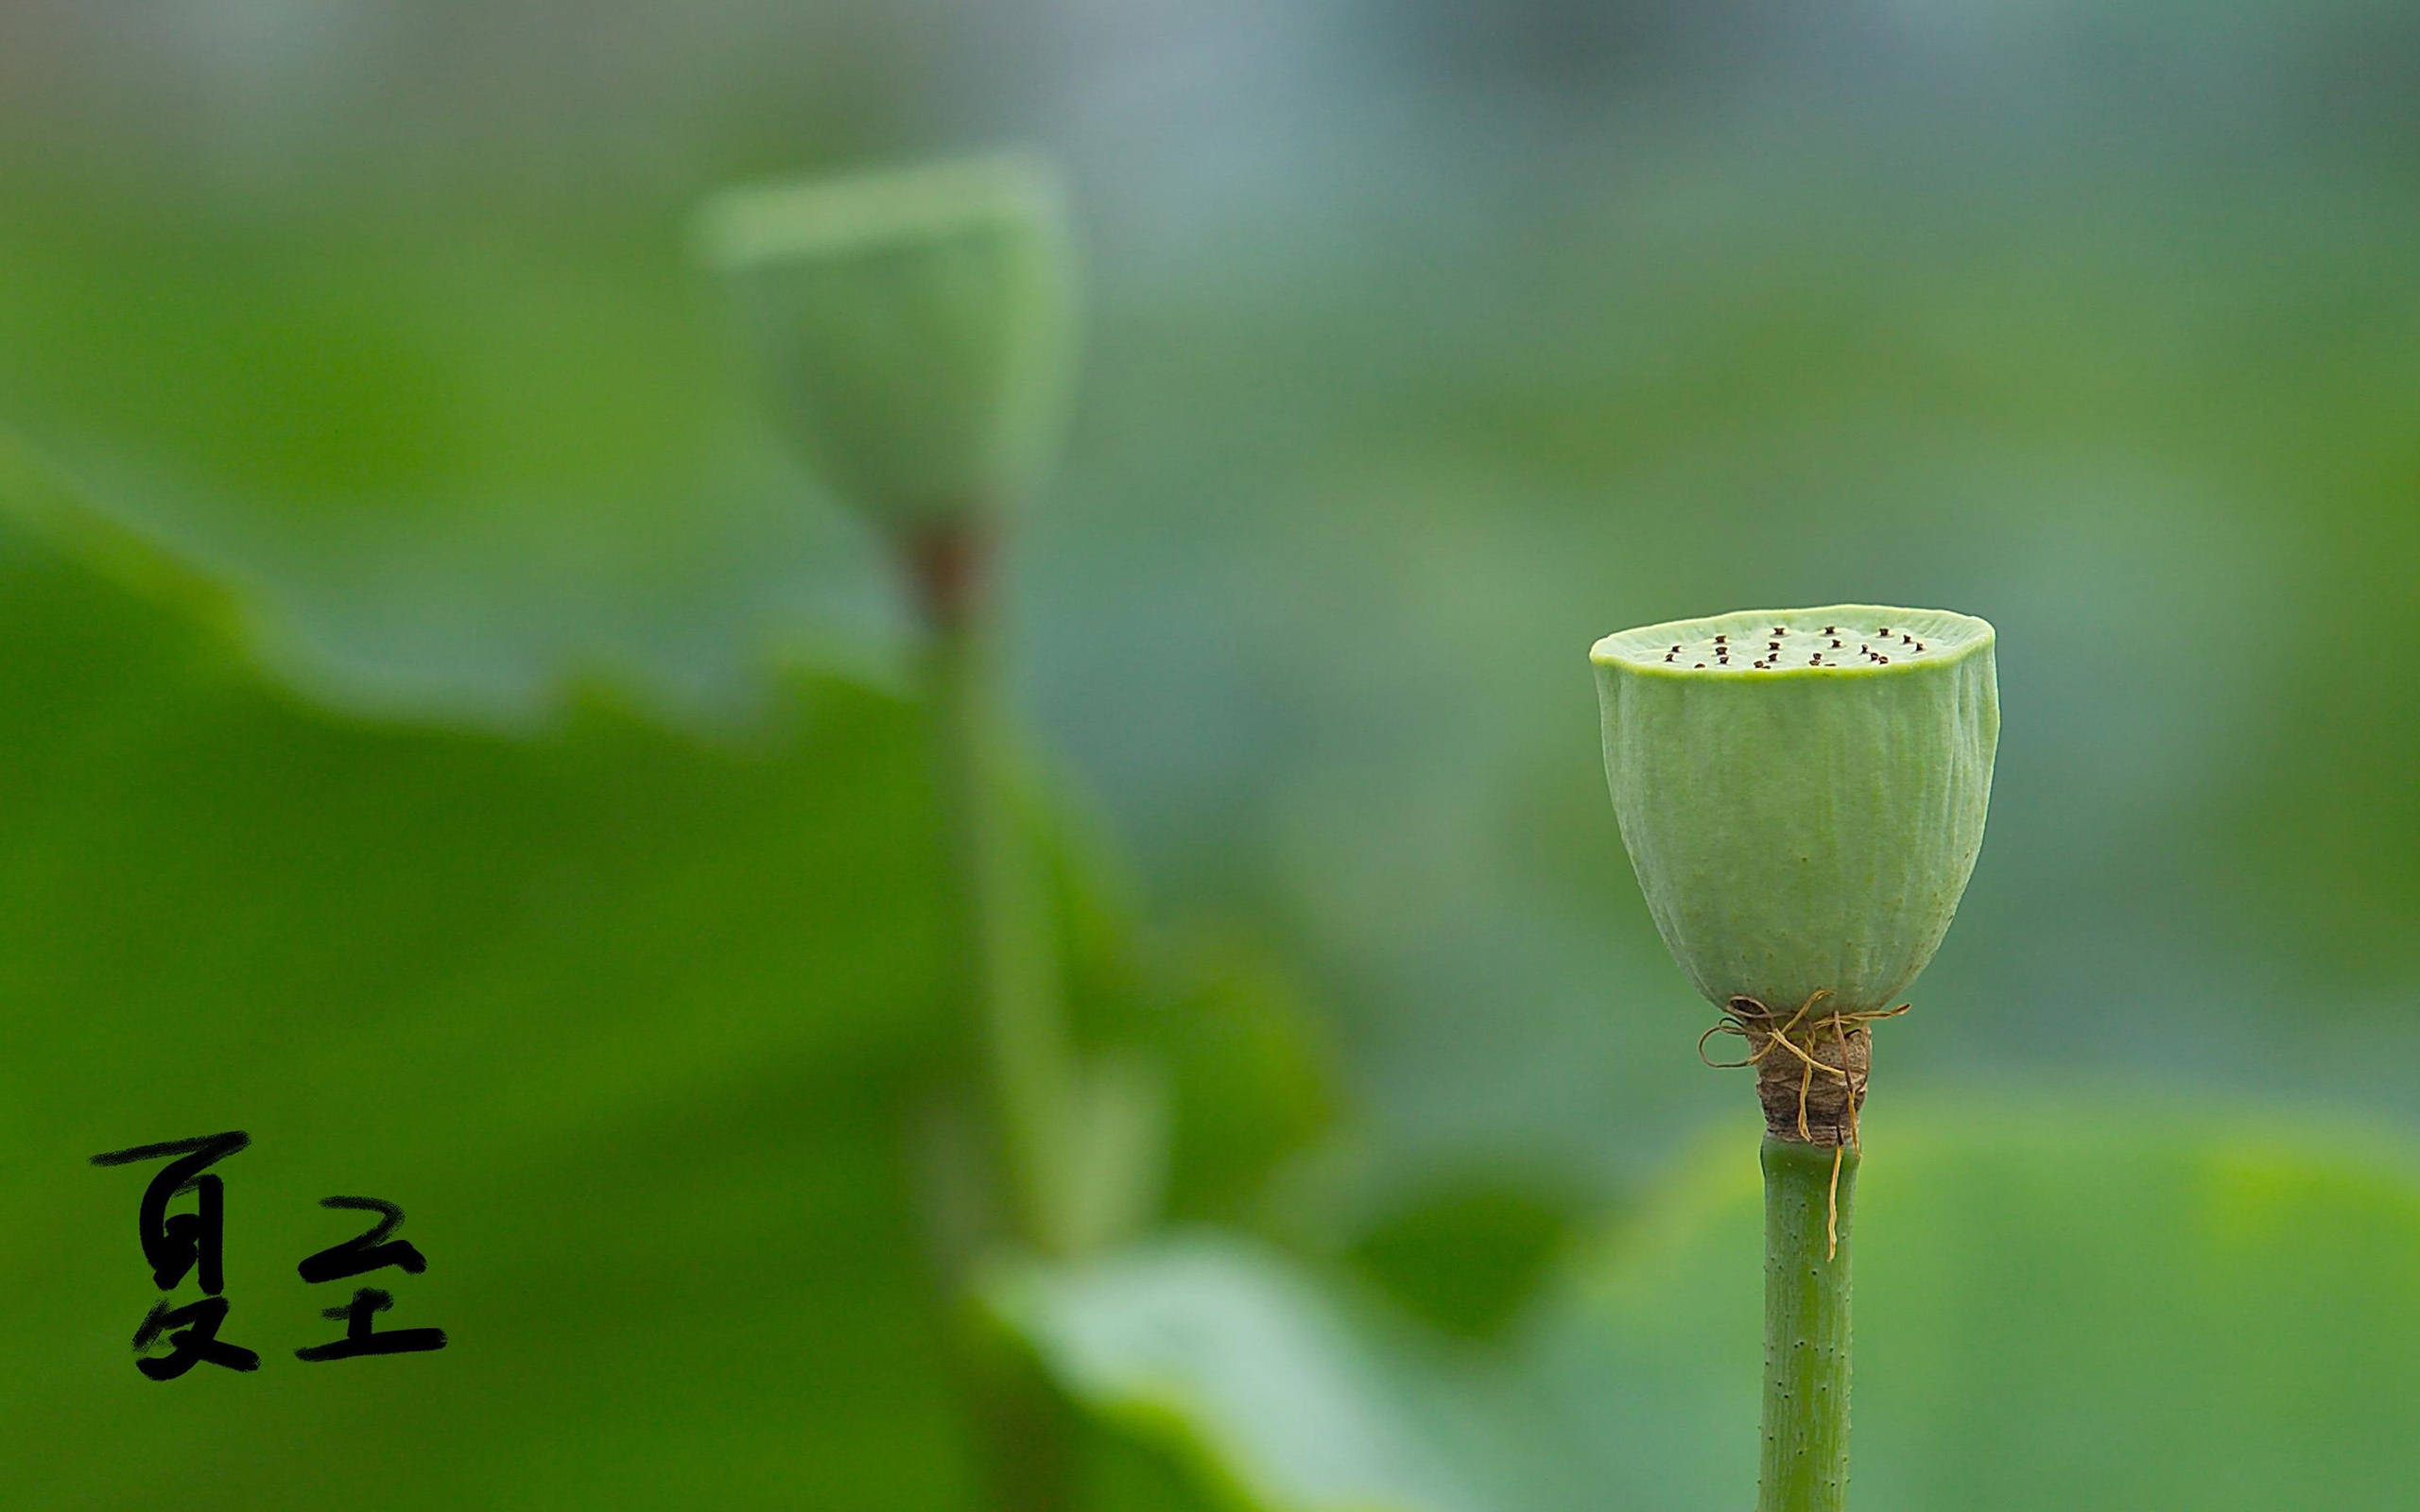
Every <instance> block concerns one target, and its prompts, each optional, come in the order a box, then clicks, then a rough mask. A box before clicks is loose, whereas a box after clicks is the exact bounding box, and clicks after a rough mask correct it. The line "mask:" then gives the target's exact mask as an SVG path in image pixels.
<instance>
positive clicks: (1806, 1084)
mask: <svg viewBox="0 0 2420 1512" xmlns="http://www.w3.org/2000/svg"><path fill="white" fill-rule="evenodd" d="M1830 995H1831V994H1830V993H1828V992H1821V991H1819V992H1817V993H1815V994H1814V995H1813V996H1812V997H1810V998H1808V999H1807V1000H1806V1002H1805V1003H1803V1004H1801V1005H1799V1006H1798V1007H1797V1008H1796V1009H1795V1010H1793V1011H1790V1012H1788V1013H1784V1012H1780V1011H1777V1010H1775V1009H1772V1008H1769V1007H1767V1006H1766V1005H1763V1004H1762V1003H1759V1002H1757V1001H1756V1000H1755V998H1749V997H1735V998H1733V999H1732V1000H1731V1001H1730V1002H1729V1003H1727V1004H1725V1005H1723V1009H1722V1022H1720V1023H1719V1024H1716V1025H1715V1026H1714V1027H1713V1028H1711V1029H1708V1030H1707V1031H1706V1032H1705V1034H1704V1035H1703V1037H1702V1038H1701V1039H1700V1040H1699V1042H1698V1043H1699V1053H1700V1054H1701V1055H1703V1053H1704V1044H1705V1040H1711V1039H1712V1038H1714V1037H1715V1036H1716V1035H1718V1034H1729V1035H1737V1037H1739V1038H1740V1039H1741V1040H1746V1041H1747V1043H1748V1055H1747V1058H1745V1059H1743V1060H1733V1061H1718V1062H1711V1064H1716V1065H1722V1066H1734V1067H1737V1066H1754V1067H1755V1070H1756V1099H1757V1101H1759V1102H1761V1103H1762V1104H1763V1105H1764V1108H1765V1129H1766V1132H1768V1133H1770V1134H1771V1135H1772V1137H1773V1138H1774V1139H1777V1140H1787V1141H1789V1142H1791V1143H1798V1144H1813V1145H1817V1146H1819V1147H1823V1148H1827V1149H1837V1148H1840V1147H1841V1146H1843V1145H1853V1144H1855V1143H1857V1142H1858V1110H1859V1109H1861V1108H1864V1106H1865V1089H1866V1082H1867V1080H1868V1078H1869V1076H1870V1075H1871V1074H1872V1071H1873V1066H1874V1034H1873V1031H1872V1029H1871V1027H1870V1026H1871V1025H1872V1024H1873V1023H1874V1022H1876V1020H1880V1019H1894V1018H1897V1017H1898V1016H1899V1015H1900V1014H1902V1013H1905V1012H1907V1011H1908V1005H1906V1004H1904V1003H1903V1004H1901V1005H1898V1006H1897V1007H1895V1008H1891V1009H1887V1010H1884V1011H1881V1012H1874V1013H1854V1012H1841V1011H1837V1010H1835V1011H1831V1012H1823V1011H1819V1009H1820V1007H1821V1005H1822V1004H1823V1002H1824V999H1825V998H1827V997H1829V996H1830Z"/></svg>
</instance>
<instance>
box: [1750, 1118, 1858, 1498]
mask: <svg viewBox="0 0 2420 1512" xmlns="http://www.w3.org/2000/svg"><path fill="white" fill-rule="evenodd" d="M1763 1165H1764V1170H1765V1407H1764V1458H1763V1468H1762V1472H1761V1474H1760V1476H1759V1479H1758V1492H1757V1498H1756V1508H1757V1512H1841V1508H1843V1507H1845V1506H1846V1505H1847V1503H1848V1480H1849V1215H1850V1213H1851V1211H1852V1207H1853V1204H1852V1198H1853V1196H1854V1195H1855V1193H1856V1190H1857V1167H1858V1151H1857V1147H1856V1146H1855V1145H1853V1144H1852V1145H1824V1144H1808V1143H1800V1142H1798V1141H1796V1140H1786V1139H1779V1138H1775V1137H1772V1136H1771V1135H1768V1136H1767V1137H1766V1139H1765V1144H1764V1153H1763ZM1836 1177H1837V1180H1838V1187H1837V1189H1836V1188H1835V1186H1834V1181H1835V1178H1836ZM1836 1197H1837V1210H1836V1209H1835V1200H1836ZM1835 1211H1837V1214H1838V1216H1837V1220H1835V1217H1834V1214H1835ZM1835 1234H1837V1238H1838V1243H1837V1245H1835V1244H1834V1242H1833V1241H1834V1235H1835Z"/></svg>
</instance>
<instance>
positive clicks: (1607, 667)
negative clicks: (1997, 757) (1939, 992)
mask: <svg viewBox="0 0 2420 1512" xmlns="http://www.w3.org/2000/svg"><path fill="white" fill-rule="evenodd" d="M1992 641H1993V635H1992V627H1991V626H1989V625H1988V624H1986V623H1984V622H1983V621H1981V620H1979V619H1974V618H1971V617H1969V616H1967V615H1963V614H1952V613H1948V612H1946V611H1944V610H1910V609H1877V608H1875V607H1873V606H1871V605H1864V604H1842V605H1837V606H1835V607H1833V608H1830V609H1810V610H1778V611H1775V610H1758V611H1755V612H1747V613H1737V614H1724V615H1720V616H1718V617H1716V618H1713V619H1701V620H1676V621H1674V622H1672V623H1670V624H1666V625H1651V626H1648V627H1645V628H1642V629H1635V630H1624V631H1622V632H1621V633H1619V634H1617V635H1609V636H1607V637H1605V638H1604V639H1603V640H1601V641H1599V642H1598V643H1597V644H1596V646H1595V647H1594V649H1593V650H1592V652H1591V653H1590V661H1591V662H1594V663H1595V665H1596V669H1597V689H1598V696H1599V707H1600V709H1601V712H1602V714H1603V720H1604V737H1605V775H1606V779H1607V781H1608V782H1609V783H1610V785H1611V787H1612V789H1613V798H1614V812H1615V815H1616V817H1617V818H1618V819H1619V820H1620V823H1621V834H1622V843H1623V844H1624V845H1625V846H1626V847H1627V848H1628V849H1629V851H1630V857H1631V864H1632V866H1633V868H1634V869H1635V870H1636V871H1637V873H1638V883H1639V887H1640V889H1641V890H1642V891H1644V892H1645V893H1646V895H1647V906H1648V910H1649V912H1651V914H1652V915H1653V916H1654V919H1655V927H1656V929H1657V930H1658V931H1659V932H1661V933H1662V935H1663V936H1664V943H1665V944H1666V945H1667V946H1668V947H1669V948H1670V950H1671V952H1672V954H1673V956H1674V958H1675V959H1677V960H1678V961H1679V962H1680V964H1681V968H1682V970H1683V971H1686V972H1687V973H1688V976H1689V980H1690V981H1691V982H1693V983H1694V984H1696V986H1697V989H1698V990H1699V991H1700V992H1701V993H1703V994H1704V996H1705V997H1706V999H1707V1000H1708V1001H1709V1002H1712V1003H1714V1004H1716V1005H1726V1004H1729V1003H1730V1002H1731V1001H1732V1000H1733V999H1735V998H1741V997H1745V998H1752V999H1754V1000H1755V1001H1756V1002H1757V1003H1758V1004H1762V1005H1769V1006H1772V1007H1773V1008H1775V1009H1778V1010H1779V1011H1781V1012H1782V1013H1788V1012H1789V1011H1791V1010H1794V1009H1796V1008H1797V1007H1798V1006H1799V1005H1802V1004H1805V1003H1806V1002H1808V1001H1809V1000H1810V999H1813V998H1814V997H1815V995H1816V994H1817V993H1819V992H1822V993H1828V994H1829V996H1828V997H1826V998H1824V999H1823V1000H1821V1002H1822V1006H1821V1008H1820V1009H1819V1010H1818V1011H1819V1012H1821V1013H1831V1012H1835V1011H1837V1012H1841V1013H1871V1012H1875V1011H1877V1010H1880V1009H1882V1008H1883V1007H1884V1006H1885V1005H1887V1004H1888V1003H1889V1002H1890V1000H1891V999H1892V998H1893V997H1894V996H1895V995H1896V994H1897V993H1899V992H1900V991H1901V990H1902V989H1903V988H1906V987H1907V985H1908V983H1909V982H1910V980H1912V979H1913V978H1914V976H1915V974H1916V973H1917V972H1918V971H1922V970H1923V969H1924V966H1925V964H1926V963H1927V961H1929V960H1931V959H1932V954H1933V952H1934V951H1935V950H1936V949H1937V948H1939V946H1940V944H1941V939H1942V936H1943V935H1944V934H1945V933H1946V932H1947V930H1948V928H1949V920H1950V916H1951V915H1952V914H1953V913H1955V912H1956V911H1957V908H1958V900H1959V898H1960V896H1961V895H1962V893H1963V892H1964V891H1965V889H1966V879H1967V877H1968V876H1969V875H1970V874H1971V873H1972V872H1973V871H1974V868H1975V857H1976V853H1977V852H1978V851H1979V850H1980V849H1981V848H1982V843H1983V815H1984V811H1985V808H1986V807H1987V805H1988V804H1989V802H1990V799H1991V789H1992V756H1993V752H1994V749H1995V747H1997V744H1998V740H1999V691H1998V684H1997V679H1996V676H1995V672H1994V668H1993V660H1992Z"/></svg>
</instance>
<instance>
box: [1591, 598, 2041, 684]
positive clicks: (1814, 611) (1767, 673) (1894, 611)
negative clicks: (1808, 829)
mask: <svg viewBox="0 0 2420 1512" xmlns="http://www.w3.org/2000/svg"><path fill="white" fill-rule="evenodd" d="M1799 622H1805V623H1799ZM1824 623H1832V624H1840V623H1851V624H1859V625H1862V626H1872V627H1876V628H1879V627H1881V626H1883V625H1885V624H1887V625H1888V626H1889V627H1891V628H1892V629H1893V630H1894V631H1896V630H1901V629H1914V630H1920V631H1921V632H1923V633H1921V634H1920V635H1919V636H1918V639H1922V640H1926V641H1927V649H1926V650H1925V651H1923V652H1922V653H1920V654H1912V655H1903V654H1897V653H1886V654H1887V655H1889V660H1888V661H1887V662H1874V661H1871V660H1866V659H1858V660H1855V661H1850V662H1842V663H1841V664H1839V665H1835V664H1833V663H1832V662H1824V663H1823V664H1822V665H1819V666H1811V665H1807V664H1806V663H1804V662H1801V663H1798V664H1794V665H1789V666H1766V667H1759V666H1756V665H1755V664H1754V662H1755V657H1754V656H1752V655H1747V654H1735V655H1734V657H1733V659H1732V664H1731V665H1729V666H1720V665H1708V666H1704V667H1699V666H1696V665H1694V664H1693V663H1692V662H1686V661H1679V662H1668V661H1666V660H1665V657H1664V655H1663V653H1664V651H1665V650H1666V649H1667V648H1668V647H1669V646H1670V645H1672V644H1673V643H1675V642H1679V643H1681V644H1684V645H1687V644H1691V643H1693V642H1699V641H1705V640H1708V639H1710V638H1711V637H1713V636H1716V635H1731V634H1737V635H1739V636H1741V637H1742V638H1743V641H1744V640H1745V638H1746V637H1748V636H1751V635H1754V636H1755V640H1754V641H1753V643H1749V644H1753V645H1754V646H1757V647H1761V646H1763V645H1764V644H1767V642H1766V640H1765V637H1764V634H1763V633H1762V632H1763V630H1764V628H1765V627H1770V626H1772V625H1775V624H1781V625H1787V626H1789V629H1790V633H1791V634H1793V635H1800V634H1811V633H1816V632H1815V631H1810V630H1809V629H1808V628H1807V627H1808V626H1810V625H1812V626H1817V627H1819V628H1820V626H1821V625H1822V624H1824ZM1827 639H1828V637H1827ZM1841 639H1842V640H1846V639H1847V637H1845V636H1843V637H1841ZM1935 639H1937V640H1938V641H1939V643H1940V644H1937V645H1935V644H1931V642H1932V640H1935ZM1997 640H1998V632H1997V630H1995V629H1994V628H1993V626H1992V623H1991V622H1990V621H1989V620H1986V619H1983V618H1981V617H1980V616H1979V615H1974V614H1962V613H1960V612H1959V611H1957V610H1945V609H1915V608H1908V607H1902V606H1892V605H1887V604H1823V605H1816V606H1813V607H1810V608H1806V609H1752V610H1730V611H1727V612H1725V613H1721V614H1709V615H1702V616H1698V617H1695V618H1690V619H1678V620H1663V621H1659V622H1657V623H1656V624H1652V625H1640V626H1634V627H1631V628H1629V629H1625V630H1616V631H1615V632H1614V633H1612V634H1611V635H1607V636H1603V637H1601V638H1599V640H1598V641H1597V642H1596V643H1595V644H1593V645H1591V646H1590V647H1589V648H1588V660H1589V662H1591V663H1593V664H1595V665H1597V666H1600V667H1613V668H1617V669H1618V670H1620V671H1622V672H1625V673H1631V674H1635V675H1639V676H1645V677H1670V678H1721V679H1752V680H1753V679H1769V678H1883V677H1892V676H1894V675H1907V674H1913V673H1918V672H1922V671H1924V670H1926V669H1927V668H1931V667H1942V666H1949V665H1954V664H1955V663H1957V662H1962V661H1964V660H1966V659H1968V658H1970V657H1972V656H1975V655H1976V654H1978V653H1979V652H1988V651H1990V650H1991V649H1992V648H1993V646H1994V645H1995V644H1996V643H1997ZM1867 644H1871V642H1870V641H1869V642H1868V643H1867ZM1841 649H1842V650H1843V651H1848V649H1849V648H1848V647H1847V646H1843V647H1842V648H1841ZM1849 654H1850V655H1852V656H1854V655H1855V653H1854V652H1853V651H1850V652H1849Z"/></svg>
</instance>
